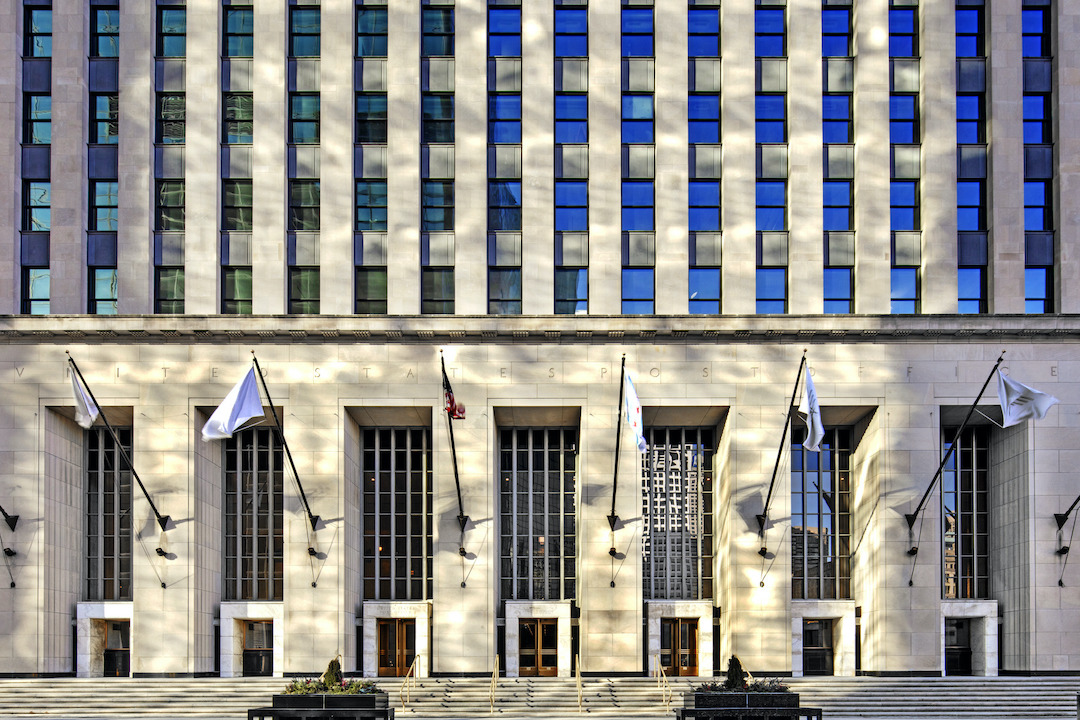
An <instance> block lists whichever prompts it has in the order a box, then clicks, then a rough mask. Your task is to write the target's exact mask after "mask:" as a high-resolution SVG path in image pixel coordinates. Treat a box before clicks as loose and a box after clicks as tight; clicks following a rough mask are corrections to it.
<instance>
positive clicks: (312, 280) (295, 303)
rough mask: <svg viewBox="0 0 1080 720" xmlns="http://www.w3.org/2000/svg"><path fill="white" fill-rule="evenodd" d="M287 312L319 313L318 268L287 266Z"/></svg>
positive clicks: (298, 313) (296, 313) (293, 313)
mask: <svg viewBox="0 0 1080 720" xmlns="http://www.w3.org/2000/svg"><path fill="white" fill-rule="evenodd" d="M289 314H290V315H318V314H319V268H317V267H290V268H289Z"/></svg>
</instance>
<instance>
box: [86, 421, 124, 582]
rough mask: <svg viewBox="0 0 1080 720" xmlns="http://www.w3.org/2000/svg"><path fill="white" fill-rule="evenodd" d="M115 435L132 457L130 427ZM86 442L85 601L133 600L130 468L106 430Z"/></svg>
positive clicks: (92, 434)
mask: <svg viewBox="0 0 1080 720" xmlns="http://www.w3.org/2000/svg"><path fill="white" fill-rule="evenodd" d="M114 429H115V430H116V436H117V438H119V440H120V443H121V444H122V446H123V448H124V450H126V451H127V452H128V453H129V454H130V452H131V428H130V427H117V428H114ZM85 437H86V599H87V600H131V544H132V538H131V468H129V467H127V465H126V463H125V462H124V461H123V458H122V454H121V451H120V448H119V447H117V445H116V442H115V441H114V440H113V437H112V435H111V434H110V433H109V431H108V429H106V428H105V427H101V426H98V427H91V428H90V429H88V430H87V431H86V433H85Z"/></svg>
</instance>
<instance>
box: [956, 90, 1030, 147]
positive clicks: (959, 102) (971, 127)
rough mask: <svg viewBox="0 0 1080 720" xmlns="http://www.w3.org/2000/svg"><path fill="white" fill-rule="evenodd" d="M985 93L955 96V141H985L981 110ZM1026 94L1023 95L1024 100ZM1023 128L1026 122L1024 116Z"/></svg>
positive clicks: (965, 142) (966, 142)
mask: <svg viewBox="0 0 1080 720" xmlns="http://www.w3.org/2000/svg"><path fill="white" fill-rule="evenodd" d="M985 97H986V96H985V95H983V94H982V93H979V94H975V95H957V96H956V143H957V144H958V145H981V144H983V143H985V142H986V116H985V113H984V111H983V105H984V103H985ZM1026 99H1027V96H1025V100H1026ZM1024 128H1025V130H1026V129H1027V122H1026V118H1025V123H1024Z"/></svg>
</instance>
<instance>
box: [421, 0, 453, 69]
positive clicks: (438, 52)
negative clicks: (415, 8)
mask: <svg viewBox="0 0 1080 720" xmlns="http://www.w3.org/2000/svg"><path fill="white" fill-rule="evenodd" d="M420 28H421V38H420V54H421V56H423V57H453V56H454V8H452V7H425V8H421V10H420Z"/></svg>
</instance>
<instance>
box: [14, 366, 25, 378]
mask: <svg viewBox="0 0 1080 720" xmlns="http://www.w3.org/2000/svg"><path fill="white" fill-rule="evenodd" d="M25 371H26V368H25V367H17V368H15V372H16V373H18V375H19V377H22V374H23V373H24V372H25Z"/></svg>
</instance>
